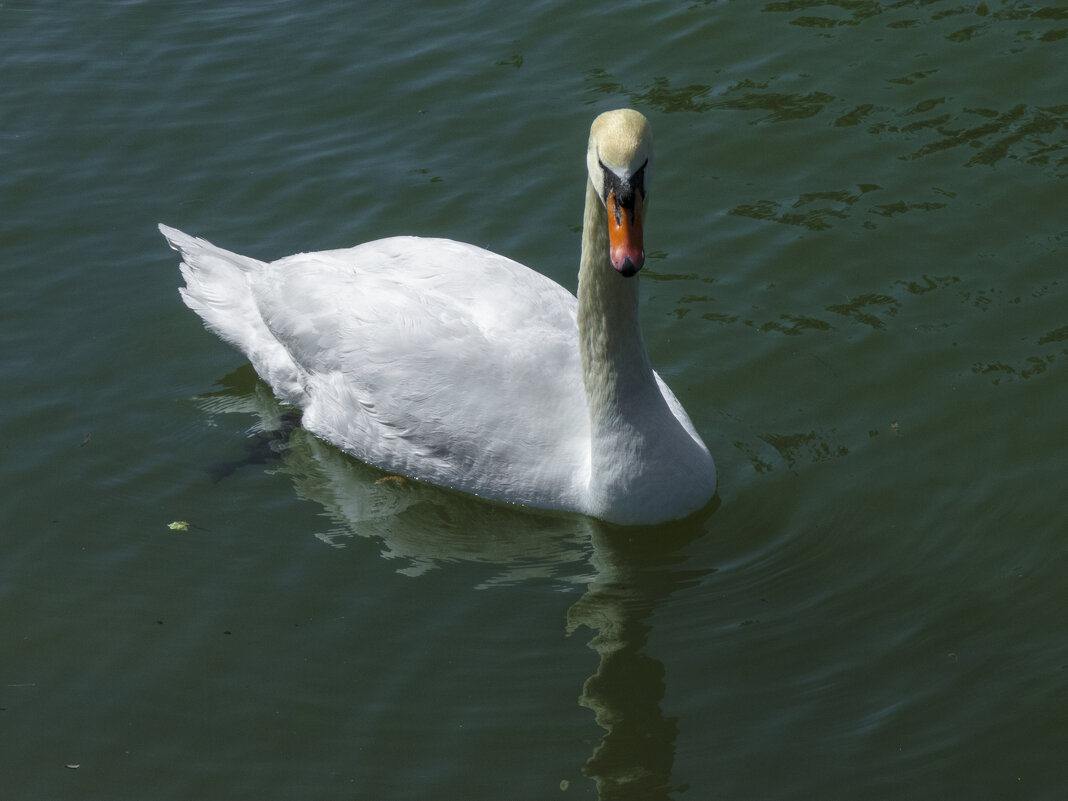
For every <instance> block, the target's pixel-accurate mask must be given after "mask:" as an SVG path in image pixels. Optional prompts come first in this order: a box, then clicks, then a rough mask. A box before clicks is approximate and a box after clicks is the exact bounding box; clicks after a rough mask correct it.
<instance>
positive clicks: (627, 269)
mask: <svg viewBox="0 0 1068 801" xmlns="http://www.w3.org/2000/svg"><path fill="white" fill-rule="evenodd" d="M616 269H617V270H618V271H619V274H620V275H622V276H623V277H624V278H630V277H631V276H632V275H637V274H638V270H640V269H641V266H640V265H637V264H635V263H634V262H632V261H631V260H630V257H629V256H628V257H627V258H625V259H623V263H622V264H621V265H619V267H617V268H616Z"/></svg>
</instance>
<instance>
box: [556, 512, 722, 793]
mask: <svg viewBox="0 0 1068 801" xmlns="http://www.w3.org/2000/svg"><path fill="white" fill-rule="evenodd" d="M699 533H700V528H699V526H698V525H696V521H695V525H692V526H689V527H685V526H684V527H680V528H678V529H675V530H674V531H672V532H670V533H669V534H668V536H667V537H664V536H663V534H664V532H661V535H662V536H661V537H660V538H645V539H643V540H640V541H637V540H633V539H632V540H631V542H630V544H628V543H626V542H622V541H621V539H620V537H619V536H612V533H611V532H609V533H605V532H596V533H594V535H593V545H594V550H593V560H592V561H593V564H594V567H595V568H596V571H595V574H594V579H593V580H592V581H591V582H590V583H589V585H588V586H587V588H586V593H585V594H584V595H583V596H582V597H581V598H580V599H579V600H578V602H576V603H575V604H574V605H573V606H572V607H571V608H570V609H569V610H568V613H567V624H568V632H569V633H570V632H573V631H575V630H577V629H578V628H579V626H586V627H588V628H590V629H592V630H593V631H595V632H596V635H595V636H594V637H593V639H592V640H590V643H589V645H590V648H592V649H593V650H594V651H596V652H597V654H598V656H599V657H600V663H599V664H598V666H597V672H596V673H594V674H593V675H592V676H590V677H589V678H588V679H587V680H586V683H585V685H584V686H583V688H582V695H581V697H580V698H579V703H580V704H582V706H584V707H587V708H589V709H591V710H592V711H593V713H594V715H595V716H596V718H597V723H598V725H600V726H601V727H602V728H603V729H604V730H605V735H604V738H603V739H602V741H601V744H600V745H599V746H598V747H597V749H596V750H595V751H594V752H593V756H591V757H590V759H589V761H588V762H587V763H586V768H585V771H584V773H585V774H586V776H588V777H589V778H591V779H593V780H594V781H596V782H597V797H598V798H599V799H601V800H602V801H609V799H637V798H640V799H643V801H653V800H654V799H664V800H665V801H666V799H668V798H669V797H670V796H669V791H670V790H672V788H671V787H670V786H669V785H670V781H671V769H672V766H673V764H674V761H675V737H676V735H677V733H678V726H677V725H676V719H675V718H670V717H665V716H664V713H663V712H662V711H661V709H660V700H661V699H662V698H663V697H664V690H665V685H664V666H663V664H661V663H660V662H659V661H658V660H656V659H654V658H652V657H650V656H648V655H647V654H646V653H645V642H646V640H647V639H648V636H649V631H650V629H651V626H650V624H649V618H650V617H651V616H652V615H653V612H655V611H656V607H657V606H658V605H659V604H661V603H662V602H663V601H664V600H666V599H667V597H668V596H669V595H671V594H672V593H673V592H674V591H675V590H677V589H679V588H681V587H683V586H685V585H686V584H688V583H690V582H695V581H698V580H699V579H700V576H701V575H702V574H703V573H704V572H707V571H682V570H679V569H678V568H676V567H674V566H672V565H671V561H672V560H671V556H670V553H671V551H672V549H673V548H674V547H676V546H678V545H681V544H682V543H683V542H684V541H686V540H688V539H692V538H693V537H694V536H697V535H699ZM672 540H675V541H674V542H672ZM636 542H638V543H639V546H638V550H636V548H635V543H636ZM640 543H645V545H644V547H642V546H641V545H640Z"/></svg>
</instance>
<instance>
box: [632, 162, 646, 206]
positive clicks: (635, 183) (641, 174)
mask: <svg viewBox="0 0 1068 801" xmlns="http://www.w3.org/2000/svg"><path fill="white" fill-rule="evenodd" d="M648 166H649V159H646V160H645V163H644V164H643V165H642V166H640V167H639V168H638V169H637V171H636V172H635V173H634V175H632V176H631V177H630V185H631V187H632V188H633V189H634V190H635V191H637V192H641V195H642V199H643V200H644V199H645V168H646V167H648Z"/></svg>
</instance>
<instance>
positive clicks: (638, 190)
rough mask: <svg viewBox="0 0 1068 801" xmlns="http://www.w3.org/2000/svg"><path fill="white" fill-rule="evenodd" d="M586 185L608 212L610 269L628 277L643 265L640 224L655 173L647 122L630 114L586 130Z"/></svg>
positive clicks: (602, 119) (624, 111)
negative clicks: (588, 139) (587, 172)
mask: <svg viewBox="0 0 1068 801" xmlns="http://www.w3.org/2000/svg"><path fill="white" fill-rule="evenodd" d="M586 167H587V169H588V170H589V173H590V183H591V184H593V188H594V190H596V192H597V195H598V196H599V197H600V198H601V202H602V203H604V205H605V209H607V211H608V241H609V253H610V256H611V259H612V266H613V267H615V268H616V270H618V271H619V273H620V275H625V276H628V277H629V276H632V275H635V274H637V272H638V270H640V269H641V268H642V265H643V264H645V249H644V247H643V245H642V223H643V221H644V219H645V206H646V203H647V202H648V197H649V181H650V179H651V178H652V172H653V133H652V131H650V130H649V121H648V120H647V119H645V117H644V116H643V115H642V114H640V113H638V112H637V111H634V110H633V109H629V108H621V109H617V110H615V111H606V112H605V113H604V114H601V115H600V116H599V117H597V119H595V120H594V121H593V125H592V126H591V127H590V148H589V150H588V151H587V152H586Z"/></svg>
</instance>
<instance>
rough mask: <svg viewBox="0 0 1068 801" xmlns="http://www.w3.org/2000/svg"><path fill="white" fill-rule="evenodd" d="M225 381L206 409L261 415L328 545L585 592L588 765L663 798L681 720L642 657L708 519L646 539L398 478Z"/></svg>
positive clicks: (573, 616)
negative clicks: (684, 550)
mask: <svg viewBox="0 0 1068 801" xmlns="http://www.w3.org/2000/svg"><path fill="white" fill-rule="evenodd" d="M221 383H222V384H223V389H221V390H219V391H216V392H212V393H209V394H206V395H201V396H199V397H198V398H197V402H198V405H199V406H200V407H201V408H202V409H203V410H204V411H205V412H207V413H208V414H210V415H212V416H213V417H214V416H216V415H222V414H226V413H231V412H236V413H241V414H254V415H256V416H258V417H259V423H258V424H257V425H255V426H253V428H252V433H253V435H254V436H264V441H265V442H267V443H269V444H271V445H274V446H276V450H275V453H276V454H277V456H278V457H279V459H278V460H277V461H276V462H275V464H277V465H278V467H277V471H278V472H280V473H284V474H287V475H288V476H289V477H290V479H291V480H292V481H293V483H294V486H295V487H296V489H297V492H298V493H299V494H300V495H301V496H302V497H304V498H305V499H307V500H310V501H312V502H314V503H316V504H319V505H321V507H322V514H323V516H324V517H325V518H327V519H328V520H329V523H328V524H327V530H326V531H325V532H323V533H321V534H319V535H318V536H319V537H320V538H321V539H322V540H324V541H325V542H327V543H329V544H331V545H341V544H343V543H344V542H345V541H346V540H347V539H351V538H353V537H360V538H371V539H373V540H376V541H378V542H381V543H382V547H381V554H382V556H383V557H384V558H386V559H391V560H393V559H396V560H399V561H401V562H402V563H403V567H402V568H401V569H400V570H399V571H398V572H401V573H404V574H406V575H409V576H420V575H422V574H424V573H426V572H427V571H428V570H430V569H433V568H437V567H442V566H445V565H450V564H451V565H453V566H456V565H457V564H458V563H465V564H468V565H470V564H472V563H474V564H478V565H484V566H486V567H488V568H489V571H490V572H489V575H488V577H482V578H481V584H480V585H479V588H485V587H490V586H494V587H500V586H501V585H509V584H514V583H516V582H520V581H527V580H531V579H533V580H535V581H543V580H545V579H551V580H553V581H554V583H555V584H556V586H558V587H561V588H566V589H576V588H577V589H579V591H582V593H583V594H582V595H581V597H580V598H579V599H578V600H577V601H576V602H575V603H574V604H573V605H572V606H571V608H570V609H569V610H568V613H567V631H568V633H572V632H575V631H577V630H578V629H580V628H581V627H587V628H589V629H591V630H592V631H593V632H595V636H594V637H593V639H592V640H591V641H590V643H589V645H590V648H592V649H593V650H594V651H595V652H596V653H597V655H598V658H599V663H598V666H597V670H596V672H595V673H594V675H592V676H590V677H589V678H588V679H587V680H586V682H585V685H584V686H583V688H582V694H581V696H580V698H579V703H580V704H581V705H582V706H584V707H586V708H588V709H590V710H592V711H593V713H594V715H595V716H596V720H597V723H598V724H599V725H600V726H601V727H602V728H603V729H604V730H605V734H604V737H603V739H602V740H601V742H600V744H599V745H598V746H597V747H596V749H595V750H594V752H593V754H592V755H591V756H589V758H588V759H587V761H586V766H585V770H584V773H585V775H586V776H587V777H589V778H590V779H592V780H594V781H595V782H596V783H597V792H598V797H599V798H600V799H602V800H603V801H608V799H624V798H641V799H643V801H650V800H655V799H667V798H668V797H669V795H668V793H669V791H670V790H671V789H672V788H671V786H670V783H671V771H672V766H673V763H674V748H675V738H676V736H677V725H676V720H675V719H674V718H671V717H666V716H665V715H664V714H663V712H662V711H661V709H660V701H661V699H662V698H663V696H664V690H665V684H664V667H663V665H662V664H661V663H660V662H659V661H658V660H656V659H655V658H653V657H651V656H648V655H647V654H645V644H646V641H647V639H648V636H649V632H650V630H651V623H650V621H651V619H652V617H653V614H654V612H655V611H656V609H657V607H658V606H659V605H660V604H662V603H663V602H664V601H665V600H666V599H667V598H668V597H669V596H670V595H671V594H672V593H674V592H675V591H677V590H679V589H681V588H683V587H685V586H688V585H689V584H691V583H695V582H697V581H699V580H700V577H701V576H702V575H703V574H704V573H705V572H707V571H695V570H688V569H685V568H684V567H683V566H682V564H681V557H679V556H677V555H675V552H676V551H677V550H678V549H679V548H680V547H681V546H683V545H684V544H685V543H687V542H689V541H691V540H692V539H694V538H695V537H698V536H700V535H701V533H702V531H703V525H704V522H705V521H704V519H703V517H704V516H703V515H701V516H697V517H695V518H693V519H690V520H687V521H684V522H682V523H678V524H674V525H671V526H658V527H657V529H656V531H655V536H653V534H652V532H650V536H644V532H642V531H640V530H639V531H637V532H635V531H634V530H633V529H617V528H615V527H612V526H607V525H605V524H602V523H599V522H598V521H595V520H591V519H589V518H584V517H577V516H574V515H559V514H551V513H539V512H531V511H524V510H520V509H516V508H514V507H511V506H508V505H505V504H491V503H484V502H480V501H478V500H476V499H472V498H469V497H468V496H464V495H462V494H460V493H456V492H451V491H448V490H442V489H439V488H436V487H433V486H429V485H426V484H422V483H414V482H408V483H404V484H401V483H398V482H396V481H392V480H388V479H389V478H390V477H389V476H388V475H386V474H383V473H382V472H380V471H378V470H375V469H374V468H371V467H368V466H367V465H364V464H361V463H359V462H357V461H356V460H354V459H352V458H350V457H348V456H346V455H345V454H343V453H341V452H339V451H338V450H337V449H335V448H332V447H330V446H328V445H326V444H324V443H322V442H320V441H319V440H317V439H315V438H314V437H311V436H309V435H307V433H306V432H303V431H300V430H299V429H298V430H296V431H293V432H292V437H291V438H290V439H289V441H288V444H287V445H286V446H285V447H281V442H282V440H283V438H282V437H281V436H279V435H276V433H274V432H276V431H277V427H278V426H280V425H281V426H284V425H285V421H284V419H283V418H284V415H283V407H281V406H280V405H279V404H278V402H277V401H276V400H275V399H274V398H273V397H272V396H271V393H270V391H269V390H268V389H267V387H266V385H264V384H263V383H262V382H260V381H257V380H256V378H255V375H254V374H253V372H252V370H250V369H249V368H248V367H243V368H240V369H239V370H237V371H235V372H234V373H231V374H230V375H229V376H227V377H226V378H224V379H223V380H222V381H221ZM253 450H254V451H256V452H257V453H258V452H259V451H260V449H259V448H254V449H253ZM262 461H263V460H262V459H259V458H256V459H251V460H246V462H243V463H255V464H261V463H262ZM238 464H239V463H233V464H231V465H230V467H231V468H235V467H236V466H238ZM229 472H232V470H231V471H229ZM384 478H385V479H387V480H383V479H384ZM709 511H710V512H711V511H712V509H709Z"/></svg>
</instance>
